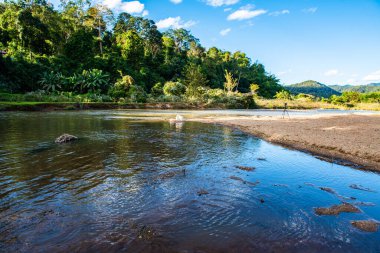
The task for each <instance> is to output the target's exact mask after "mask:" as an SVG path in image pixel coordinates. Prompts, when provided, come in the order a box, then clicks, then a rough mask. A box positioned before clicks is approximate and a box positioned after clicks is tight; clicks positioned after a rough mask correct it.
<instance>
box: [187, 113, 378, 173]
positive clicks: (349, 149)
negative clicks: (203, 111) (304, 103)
mask: <svg viewBox="0 0 380 253" xmlns="http://www.w3.org/2000/svg"><path fill="white" fill-rule="evenodd" d="M191 120H192V121H198V122H204V123H216V124H222V125H226V126H230V127H234V128H237V129H240V130H242V131H243V132H246V133H249V134H253V135H255V136H258V137H260V138H262V139H265V140H267V141H269V142H272V143H275V144H279V145H282V146H285V147H288V148H292V149H297V150H301V151H305V152H309V153H311V154H313V155H315V156H317V157H319V158H320V159H323V160H327V161H329V162H335V163H339V164H345V165H351V166H353V167H356V168H360V169H367V170H374V171H380V156H379V154H380V115H339V116H337V115H334V116H331V115H330V116H328V115H314V116H297V117H294V116H292V118H290V119H289V118H286V119H282V118H281V117H280V116H264V117H260V116H251V117H247V116H225V117H224V116H218V117H214V116H207V117H198V118H193V119H191Z"/></svg>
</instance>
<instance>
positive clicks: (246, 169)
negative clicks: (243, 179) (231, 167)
mask: <svg viewBox="0 0 380 253" xmlns="http://www.w3.org/2000/svg"><path fill="white" fill-rule="evenodd" d="M235 167H236V168H238V169H239V170H244V171H253V170H255V169H256V168H255V167H246V166H235Z"/></svg>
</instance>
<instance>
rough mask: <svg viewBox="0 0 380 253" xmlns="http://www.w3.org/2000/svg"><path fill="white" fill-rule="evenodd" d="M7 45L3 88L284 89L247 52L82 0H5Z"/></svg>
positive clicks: (121, 94) (157, 96)
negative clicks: (208, 44)
mask: <svg viewBox="0 0 380 253" xmlns="http://www.w3.org/2000/svg"><path fill="white" fill-rule="evenodd" d="M0 50H1V54H0V91H2V92H3V93H4V92H8V93H27V92H28V93H29V94H31V95H33V92H34V93H35V94H39V95H41V94H42V95H43V94H49V95H53V94H59V95H60V96H66V97H67V96H74V95H82V96H87V97H91V98H96V99H98V100H100V101H119V102H120V101H125V102H145V101H147V100H151V101H152V100H154V101H183V100H186V101H191V100H199V101H206V102H207V101H210V100H218V99H219V100H218V102H222V103H223V102H226V101H227V100H230V99H231V97H233V99H232V102H231V103H233V102H234V101H235V100H236V101H237V100H244V99H245V97H247V96H245V95H244V94H242V93H247V92H254V93H255V94H258V95H260V96H262V97H266V98H273V97H274V95H275V94H276V93H277V92H279V91H281V90H283V87H282V86H281V85H280V84H279V80H278V79H277V78H276V77H275V76H274V75H271V74H269V73H267V72H266V70H265V68H264V66H263V65H262V64H260V63H258V62H252V61H251V59H250V58H248V57H247V55H246V54H245V53H243V52H240V51H237V52H228V51H224V50H221V49H218V48H216V47H212V48H209V49H206V48H204V47H202V45H201V43H200V41H199V39H197V38H196V37H195V36H194V35H192V34H191V33H190V31H188V30H185V29H175V30H167V31H165V32H160V31H159V30H158V29H157V26H156V25H155V23H154V21H152V20H149V19H145V18H143V17H135V16H131V15H130V14H128V13H119V14H118V15H114V13H112V11H111V10H109V9H107V8H105V7H104V6H102V5H97V4H93V3H91V2H85V1H82V0H74V1H64V0H63V1H62V2H61V5H60V7H59V8H58V9H56V8H53V6H52V5H51V4H48V3H47V2H46V1H44V0H35V1H24V0H20V1H18V2H13V1H6V2H4V3H0ZM42 95H41V96H42ZM250 97H252V96H250ZM234 99H235V100H234ZM227 102H228V101H227Z"/></svg>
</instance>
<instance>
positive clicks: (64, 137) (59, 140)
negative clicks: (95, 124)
mask: <svg viewBox="0 0 380 253" xmlns="http://www.w3.org/2000/svg"><path fill="white" fill-rule="evenodd" d="M75 140H78V137H76V136H74V135H70V134H62V135H61V136H59V137H58V138H57V139H55V143H58V144H62V143H67V142H71V141H75Z"/></svg>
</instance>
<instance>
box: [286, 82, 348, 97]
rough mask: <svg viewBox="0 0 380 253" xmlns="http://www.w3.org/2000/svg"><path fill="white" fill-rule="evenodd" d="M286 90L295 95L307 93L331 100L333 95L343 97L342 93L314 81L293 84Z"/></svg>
mask: <svg viewBox="0 0 380 253" xmlns="http://www.w3.org/2000/svg"><path fill="white" fill-rule="evenodd" d="M286 88H287V89H288V90H289V91H290V92H291V93H293V94H300V93H305V94H310V95H313V96H316V97H324V98H329V97H331V96H332V95H341V93H340V92H338V91H336V90H334V89H332V88H330V87H329V86H327V85H324V84H322V83H319V82H316V81H312V80H309V81H305V82H302V83H296V84H292V85H289V86H286Z"/></svg>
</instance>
